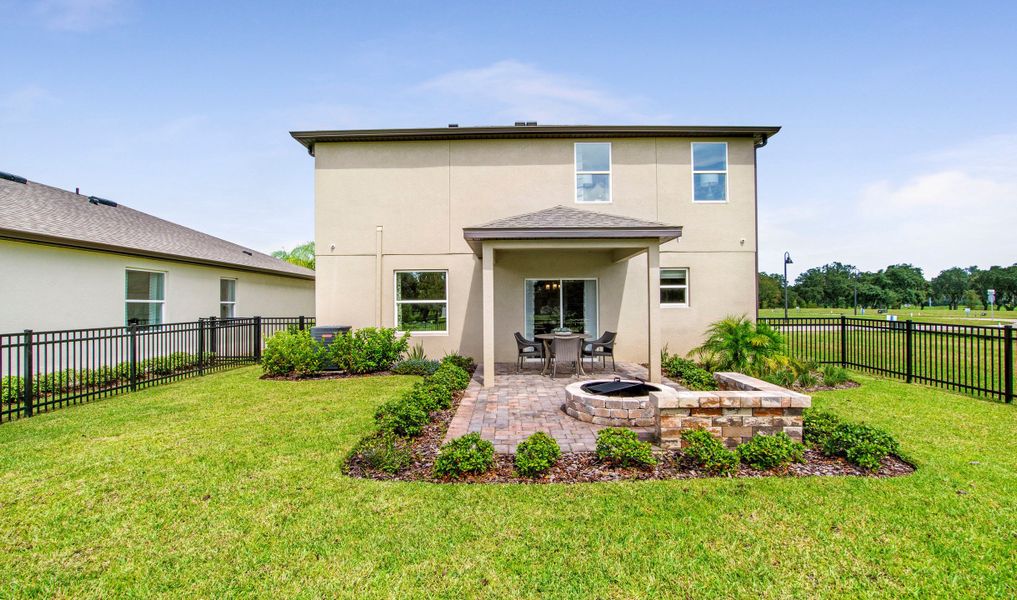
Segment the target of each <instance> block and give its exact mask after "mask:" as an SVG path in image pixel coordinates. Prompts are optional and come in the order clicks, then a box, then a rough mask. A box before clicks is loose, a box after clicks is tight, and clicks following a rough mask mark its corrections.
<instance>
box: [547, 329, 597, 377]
mask: <svg viewBox="0 0 1017 600" xmlns="http://www.w3.org/2000/svg"><path fill="white" fill-rule="evenodd" d="M533 337H534V338H535V339H538V340H540V341H542V342H543V343H544V368H543V369H541V370H540V374H541V375H547V370H548V369H550V368H551V342H552V341H553V340H555V339H559V340H577V343H578V344H579V360H578V361H576V375H586V371H585V370H584V369H583V346H582V345H583V342H586V341H589V340H592V339H594V336H592V335H589V334H586V333H573V334H570V335H557V334H554V333H538V334H537V335H535V336H533Z"/></svg>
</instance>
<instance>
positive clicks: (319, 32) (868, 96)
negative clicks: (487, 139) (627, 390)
mask: <svg viewBox="0 0 1017 600" xmlns="http://www.w3.org/2000/svg"><path fill="white" fill-rule="evenodd" d="M0 14H3V15H5V17H4V18H3V19H2V20H0V55H2V56H3V57H5V60H4V61H3V63H4V66H3V76H2V77H0V170H5V171H12V172H15V173H18V174H20V175H24V176H26V177H28V178H29V179H32V180H35V181H40V182H43V183H49V184H51V185H56V186H59V187H64V188H67V189H74V188H75V187H81V189H82V191H83V192H87V193H89V194H94V195H98V196H103V197H108V198H111V199H115V200H118V201H122V202H124V203H125V204H128V205H130V206H133V207H135V208H138V209H140V210H144V211H147V212H151V213H153V214H156V215H158V216H161V217H164V218H167V219H170V220H172V221H176V222H179V223H182V224H184V225H188V226H190V227H194V228H197V229H200V230H203V231H206V232H209V233H212V234H214V235H218V236H221V237H224V238H227V239H230V240H232V241H236V242H238V243H242V244H246V245H249V246H252V247H255V248H258V249H262V250H266V251H268V250H272V249H276V248H279V247H281V246H291V245H293V244H295V243H298V242H300V241H303V240H306V239H310V238H311V236H312V224H313V214H312V199H313V180H312V167H313V165H312V160H311V158H310V157H308V156H307V154H306V153H305V151H304V150H303V149H302V148H301V147H300V146H299V145H298V144H297V143H296V142H294V141H293V140H292V139H291V138H290V137H289V135H288V131H290V130H294V129H325V128H368V127H399V126H444V125H445V124H447V123H450V122H456V123H460V124H462V125H469V124H500V123H511V122H513V121H516V120H536V121H539V122H542V123H612V124H613V123H653V124H656V123H666V124H718V125H722V124H750V125H770V124H777V125H781V126H783V127H784V130H783V131H782V132H781V133H780V134H779V135H778V136H776V137H775V138H774V139H773V140H772V141H771V143H770V144H769V145H768V146H767V147H766V148H764V149H763V150H761V151H760V155H759V158H760V172H759V186H760V187H759V201H760V265H761V268H763V269H765V270H768V271H777V270H779V269H780V267H781V256H782V254H783V251H784V250H785V249H787V250H790V251H791V253H792V255H793V256H794V258H795V265H794V266H795V270H794V271H793V273H796V272H797V270H798V269H802V268H808V267H810V266H815V265H818V264H822V263H824V262H827V261H830V260H841V261H845V262H850V263H854V264H857V265H858V266H860V267H861V268H864V269H876V268H880V267H883V266H885V265H887V264H890V263H895V262H912V263H915V264H917V265H919V266H921V267H923V268H925V269H926V271H927V275H930V276H931V275H933V274H935V273H936V272H938V270H940V269H942V268H945V267H949V266H953V265H964V266H967V265H973V264H978V265H981V266H983V267H986V266H989V265H991V264H1011V263H1013V262H1015V261H1017V109H1015V106H1017V40H1015V38H1014V35H1013V23H1014V22H1015V21H1017V4H1015V3H1012V2H1011V3H1007V2H1000V3H991V2H984V3H967V4H958V3H956V2H895V3H889V2H872V3H867V2H850V3H837V4H834V3H816V2H809V3H806V2H800V3H799V2H766V3H763V2H752V3H749V2H746V3H716V2H713V3H704V2H696V3H685V4H682V3H653V2H640V3H617V4H615V5H612V4H599V3H594V2H583V3H556V2H546V1H545V2H540V3H532V4H527V3H515V4H510V3H487V2H468V3H456V2H441V3H434V4H433V5H430V6H428V5H425V4H424V3H409V2H407V3H383V2H375V3H349V4H345V5H340V4H339V3H330V2H329V3H326V2H321V3H317V2H302V3H281V2H280V3H275V4H273V3H256V2H251V3H242V4H241V3H237V4H235V5H228V4H226V3H205V2H202V3H198V2H172V3H169V2H164V3H143V2H131V1H128V0H46V1H42V2H11V1H10V0H0Z"/></svg>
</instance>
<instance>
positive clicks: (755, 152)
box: [752, 135, 766, 321]
mask: <svg viewBox="0 0 1017 600" xmlns="http://www.w3.org/2000/svg"><path fill="white" fill-rule="evenodd" d="M765 145H766V136H765V135H764V136H763V141H762V143H761V144H758V145H756V144H753V146H752V196H753V199H752V202H753V204H754V210H753V213H754V214H753V217H755V221H756V236H755V238H756V240H755V248H754V252H753V254H754V255H755V257H756V270H755V272H754V273H753V274H752V277H753V279H754V280H755V283H756V285H755V288H756V308H755V313H756V321H758V320H759V149H760V148H762V147H763V146H765Z"/></svg>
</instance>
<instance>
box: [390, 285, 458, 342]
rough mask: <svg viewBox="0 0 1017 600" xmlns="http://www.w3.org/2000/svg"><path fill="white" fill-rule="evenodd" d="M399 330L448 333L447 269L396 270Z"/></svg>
mask: <svg viewBox="0 0 1017 600" xmlns="http://www.w3.org/2000/svg"><path fill="white" fill-rule="evenodd" d="M395 323H396V329H397V330H399V331H409V332H413V333H448V271H396V272H395Z"/></svg>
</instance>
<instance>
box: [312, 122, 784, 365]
mask: <svg viewBox="0 0 1017 600" xmlns="http://www.w3.org/2000/svg"><path fill="white" fill-rule="evenodd" d="M778 131H779V127H677V126H648V127H647V126H537V125H533V124H517V125H516V126H514V127H456V126H450V127H449V128H440V129H399V130H362V131H307V132H294V133H293V134H292V135H293V137H294V138H295V139H296V140H297V141H299V142H300V143H301V144H303V145H304V146H306V147H307V148H308V151H309V152H310V153H311V154H312V155H313V156H314V157H315V190H316V192H315V194H316V200H315V204H316V207H315V241H316V243H317V246H316V247H317V252H318V256H317V271H318V288H317V319H318V323H319V324H323V325H324V324H349V325H353V326H358V327H359V326H365V325H384V326H394V327H396V328H397V329H399V330H403V331H409V332H411V333H412V334H413V337H414V338H415V341H416V340H419V341H421V342H423V344H424V347H425V349H426V350H427V352H428V354H430V355H432V356H441V354H442V353H443V352H446V351H459V352H463V353H465V354H469V355H472V356H474V357H478V358H481V359H482V363H483V366H484V372H485V374H486V376H485V383H487V384H490V383H492V382H493V377H491V376H490V374H491V373H492V372H493V366H494V362H495V361H498V362H513V361H514V360H515V356H516V346H515V342H514V340H513V335H512V334H513V332H516V331H519V332H521V333H523V335H525V336H526V337H530V336H532V335H534V334H536V333H543V332H549V331H551V330H552V329H554V328H556V327H560V326H565V327H568V328H570V329H572V330H573V331H585V332H587V333H589V334H593V335H600V334H601V333H602V332H604V331H605V330H607V331H616V332H618V342H617V347H616V356H617V358H618V359H619V360H628V361H633V362H641V363H649V364H650V366H651V369H650V373H651V376H654V377H657V376H659V375H658V374H659V368H657V366H658V364H659V360H660V350H661V348H662V347H664V346H665V345H666V346H667V347H668V348H669V349H670V350H671V351H672V352H679V353H685V352H686V351H688V350H689V349H691V348H692V347H694V346H695V345H697V344H698V343H699V342H700V340H701V339H702V336H703V332H704V330H705V329H706V327H707V326H708V325H709V324H710V323H711V322H713V321H716V320H718V319H721V318H723V317H724V316H726V315H748V316H750V317H754V316H755V312H756V306H757V303H756V271H757V268H756V250H757V224H756V150H757V149H758V148H760V147H762V146H764V145H765V144H766V142H767V140H768V139H769V138H770V137H771V136H773V135H774V134H776V133H777V132H778Z"/></svg>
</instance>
